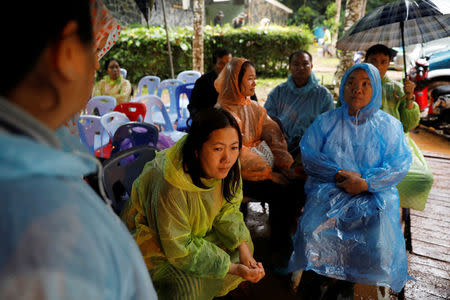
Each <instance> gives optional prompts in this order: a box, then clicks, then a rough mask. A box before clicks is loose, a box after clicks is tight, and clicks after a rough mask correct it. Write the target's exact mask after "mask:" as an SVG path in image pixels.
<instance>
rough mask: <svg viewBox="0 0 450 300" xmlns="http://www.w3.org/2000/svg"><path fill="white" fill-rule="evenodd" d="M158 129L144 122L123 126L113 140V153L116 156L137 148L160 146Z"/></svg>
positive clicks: (129, 123)
mask: <svg viewBox="0 0 450 300" xmlns="http://www.w3.org/2000/svg"><path fill="white" fill-rule="evenodd" d="M158 133H159V132H158V127H156V126H155V125H152V124H150V123H144V122H128V123H126V124H123V125H121V126H120V127H119V128H118V129H117V130H116V133H115V134H114V137H113V138H112V151H111V154H115V153H117V152H119V151H123V150H126V149H129V148H132V147H135V146H142V145H149V146H153V147H155V148H156V145H157V144H158Z"/></svg>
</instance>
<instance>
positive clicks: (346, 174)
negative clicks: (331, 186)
mask: <svg viewBox="0 0 450 300" xmlns="http://www.w3.org/2000/svg"><path fill="white" fill-rule="evenodd" d="M334 180H335V182H336V186H338V187H340V188H341V189H343V190H344V191H346V192H347V193H349V194H352V195H357V194H360V193H363V192H365V191H367V190H368V189H369V185H368V184H367V181H366V180H365V179H364V178H361V174H359V173H358V172H354V171H349V170H339V171H337V173H336V174H335V175H334Z"/></svg>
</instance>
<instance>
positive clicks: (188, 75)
mask: <svg viewBox="0 0 450 300" xmlns="http://www.w3.org/2000/svg"><path fill="white" fill-rule="evenodd" d="M200 76H202V74H201V73H200V72H198V71H194V70H187V71H183V72H181V73H179V74H178V75H177V79H178V80H180V81H182V82H184V83H194V82H195V81H196V80H197V79H199V78H200Z"/></svg>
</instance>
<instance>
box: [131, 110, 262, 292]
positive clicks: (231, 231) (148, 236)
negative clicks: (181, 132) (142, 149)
mask: <svg viewBox="0 0 450 300" xmlns="http://www.w3.org/2000/svg"><path fill="white" fill-rule="evenodd" d="M241 148H242V139H241V133H240V130H239V126H238V124H237V122H236V120H235V119H234V118H233V116H232V115H231V114H230V113H228V112H227V111H225V110H223V109H216V108H210V109H204V110H201V111H200V112H198V113H197V114H195V115H194V118H193V120H192V125H191V128H190V129H189V134H188V135H187V136H185V137H183V138H182V139H181V140H180V141H178V142H177V143H176V144H175V145H174V146H172V147H171V148H169V149H167V150H164V151H161V152H159V153H158V154H157V155H156V158H155V159H154V160H153V161H151V162H149V163H148V164H146V165H145V167H144V170H143V171H142V174H141V175H140V176H139V177H138V179H136V181H135V182H134V184H133V190H132V192H131V198H130V200H129V201H128V203H127V205H126V207H125V209H124V211H123V212H122V219H123V220H124V221H125V223H126V225H127V227H128V229H129V230H130V231H131V232H132V234H133V236H134V238H135V239H136V242H137V244H138V246H139V247H140V249H141V252H142V254H143V256H144V259H145V262H146V264H147V268H148V269H149V272H150V274H151V275H152V280H153V283H154V284H155V288H156V291H157V293H158V297H159V299H162V300H164V299H185V300H187V299H192V300H203V299H205V300H206V299H212V298H214V297H217V296H223V295H225V294H227V293H228V292H229V291H230V290H232V289H234V288H236V287H237V286H238V284H239V283H240V282H242V281H243V280H250V281H252V282H257V281H259V280H260V279H261V278H262V277H263V276H264V268H263V267H262V265H261V263H257V262H256V261H255V259H254V258H253V255H252V253H253V244H252V240H251V237H250V233H249V231H248V229H247V227H246V225H245V223H244V218H243V216H242V213H241V212H240V211H239V206H240V204H241V201H242V179H241V172H240V166H239V160H238V157H239V154H240V152H241Z"/></svg>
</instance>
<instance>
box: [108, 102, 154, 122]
mask: <svg viewBox="0 0 450 300" xmlns="http://www.w3.org/2000/svg"><path fill="white" fill-rule="evenodd" d="M114 111H118V112H121V113H124V114H125V115H126V116H127V117H128V119H130V121H138V122H143V121H144V119H145V115H146V113H147V108H146V107H145V105H144V104H142V103H137V102H124V103H120V104H118V105H117V106H116V107H115V108H114Z"/></svg>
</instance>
